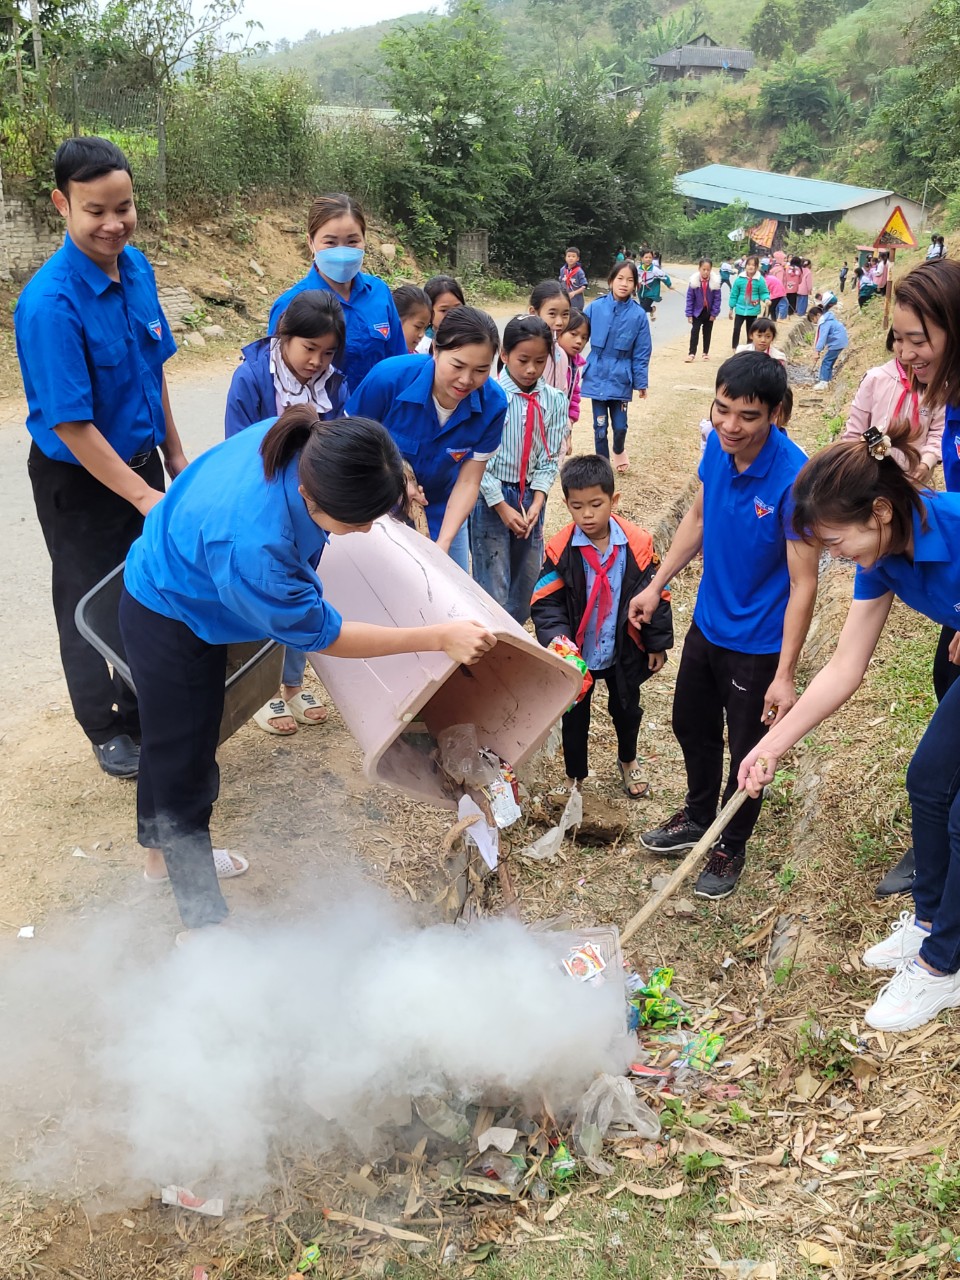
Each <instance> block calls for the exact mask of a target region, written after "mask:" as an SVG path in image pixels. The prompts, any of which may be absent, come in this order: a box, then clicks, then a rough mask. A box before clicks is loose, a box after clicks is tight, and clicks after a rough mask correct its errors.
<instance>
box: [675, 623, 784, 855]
mask: <svg viewBox="0 0 960 1280" xmlns="http://www.w3.org/2000/svg"><path fill="white" fill-rule="evenodd" d="M779 661H780V655H779V653H761V654H756V653H738V652H736V650H733V649H722V648H721V647H720V646H719V645H715V644H711V643H710V641H709V640H708V639H707V638H706V636H705V635H704V634H703V632H702V631H701V630H700V628H699V627H698V626H697V624H696V623H695V622H694V623H692V624H691V627H690V630H689V631H688V632H687V637H686V640H684V643H683V655H682V657H681V659H680V668H679V670H678V671H677V686H676V691H675V693H674V696H673V732H674V734H675V735H676V738H677V741H678V742H679V743H680V747H681V750H682V751H683V762H684V765H685V766H686V770H687V798H686V802H685V806H684V807H685V809H686V811H687V817H688V818H690V819H692V820H693V821H694V822H696V823H699V825H700V826H702V827H707V826H709V825H710V823H711V822H713V820H714V818H715V817H716V816H717V802H718V800H719V797H720V788H721V786H722V785H723V729H724V719H726V728H727V744H728V746H729V748H730V770H729V773H728V774H727V783H726V786H725V787H724V788H723V803H724V804H726V802H727V801H728V800H729V799H730V797H731V796H732V795H733V793H734V792H735V791H736V789H737V770H738V769H739V768H740V762H741V760H742V759H743V757H744V756H745V755H746V754H747V752H748V751H749V750H750V749H751V747H755V746H756V745H757V743H758V742H759V741H760V739H761V738H762V737H763V735H764V734H765V733H766V728H765V727H764V725H763V723H762V716H763V700H764V695H765V694H766V692H767V689H768V688H769V687H770V684H771V682H772V680H773V677H774V676H775V675H776V671H777V664H778V663H779ZM762 803H763V801H762V799H759V800H748V801H747V802H746V804H744V806H743V807H742V808H741V810H740V811H739V813H737V814H736V815H735V816H734V818H733V819H732V821H731V823H730V825H729V826H728V827H727V830H726V833H725V835H724V841H725V843H726V844H727V845H728V846H729V847H730V848H731V849H732V850H733V851H734V852H742V850H743V848H744V846H745V845H746V843H747V841H748V840H749V839H750V836H751V835H752V834H753V828H754V827H755V826H756V823H757V818H758V817H759V816H760V807H761V805H762Z"/></svg>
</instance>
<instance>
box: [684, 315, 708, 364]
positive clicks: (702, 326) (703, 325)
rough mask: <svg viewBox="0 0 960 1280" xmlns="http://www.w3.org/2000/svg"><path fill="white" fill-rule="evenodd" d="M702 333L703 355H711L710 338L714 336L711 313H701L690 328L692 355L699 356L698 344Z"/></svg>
mask: <svg viewBox="0 0 960 1280" xmlns="http://www.w3.org/2000/svg"><path fill="white" fill-rule="evenodd" d="M701 331H702V333H703V354H704V355H705V356H708V355H709V354H710V338H711V336H712V334H713V317H712V316H711V314H710V312H709V311H701V312H700V314H699V315H698V316H694V317H693V324H692V325H691V326H690V354H691V355H692V356H695V355H696V354H697V342H698V341H699V338H700V334H701Z"/></svg>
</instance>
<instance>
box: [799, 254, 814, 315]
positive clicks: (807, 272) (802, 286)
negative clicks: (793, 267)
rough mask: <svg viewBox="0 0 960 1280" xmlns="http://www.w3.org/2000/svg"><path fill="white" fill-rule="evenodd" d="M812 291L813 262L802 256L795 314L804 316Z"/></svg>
mask: <svg viewBox="0 0 960 1280" xmlns="http://www.w3.org/2000/svg"><path fill="white" fill-rule="evenodd" d="M811 293H813V264H812V263H811V261H810V259H809V258H804V259H803V261H802V262H801V264H800V279H799V281H798V283H797V315H798V316H805V315H806V314H807V307H808V306H809V305H810V295H811Z"/></svg>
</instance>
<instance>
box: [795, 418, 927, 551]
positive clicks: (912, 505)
mask: <svg viewBox="0 0 960 1280" xmlns="http://www.w3.org/2000/svg"><path fill="white" fill-rule="evenodd" d="M911 431H912V427H911V425H910V423H909V422H908V421H906V419H904V418H900V419H898V420H897V421H896V422H891V424H890V425H889V426H888V427H887V431H886V434H885V435H883V434H881V432H880V431H879V430H878V429H877V428H876V427H870V428H869V429H868V430H867V431H866V432H865V433H864V434H863V435H862V436H859V437H858V438H857V439H856V440H841V441H838V442H837V443H836V444H831V445H828V446H827V448H826V449H824V450H822V451H821V452H820V453H817V454H815V455H814V456H813V457H812V458H811V459H810V461H809V462H807V463H806V464H805V465H804V466H803V468H802V469H801V471H800V474H799V475H798V476H797V478H796V480H795V482H794V486H793V529H794V532H795V533H796V535H797V537H799V538H802V539H803V540H804V541H805V542H814V541H816V537H817V528H818V527H819V526H821V525H825V524H830V525H854V524H855V525H868V524H870V523H871V521H875V520H876V519H877V515H876V503H877V502H878V501H881V502H886V503H887V505H888V506H889V508H890V511H891V513H892V519H891V522H890V547H889V554H892V555H899V554H901V553H902V552H903V551H905V550H906V548H907V546H908V545H909V542H910V534H911V531H912V529H913V517H914V515H915V514H916V515H919V516H920V519H921V523H922V524H923V526H924V527H926V518H925V517H926V512H925V509H924V505H923V499H922V498H921V497H920V490H919V488H918V486H917V485H916V484H915V483H914V481H913V480H911V479H910V474H909V473H910V472H912V471H914V470H915V469H916V467H917V466H918V464H919V462H920V455H919V453H918V452H917V450H916V448H915V447H914V446H913V445H912V444H911V443H910V434H911ZM891 449H899V450H900V452H901V453H902V454H903V455H904V458H905V469H904V467H901V466H900V465H899V464H898V463H897V461H896V459H895V458H893V457H892V456H891Z"/></svg>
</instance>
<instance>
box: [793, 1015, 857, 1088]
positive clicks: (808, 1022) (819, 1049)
mask: <svg viewBox="0 0 960 1280" xmlns="http://www.w3.org/2000/svg"><path fill="white" fill-rule="evenodd" d="M846 1036H847V1033H846V1032H845V1031H843V1030H842V1029H841V1028H840V1027H834V1028H832V1029H831V1030H829V1031H827V1030H826V1029H825V1028H824V1027H823V1026H821V1024H820V1022H819V1020H818V1018H817V1015H816V1014H815V1013H811V1014H809V1016H808V1017H807V1018H805V1019H804V1021H803V1022H802V1023H801V1024H800V1029H799V1031H798V1032H797V1058H798V1059H799V1061H800V1062H803V1063H805V1064H806V1065H807V1066H809V1067H810V1069H811V1070H812V1071H816V1072H817V1074H818V1075H820V1076H822V1077H823V1078H824V1079H825V1080H836V1079H838V1078H839V1077H840V1076H844V1075H846V1074H847V1072H848V1071H849V1070H850V1063H851V1061H852V1059H853V1055H852V1053H851V1050H850V1049H849V1047H848V1046H847V1044H846V1043H845V1041H846Z"/></svg>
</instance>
